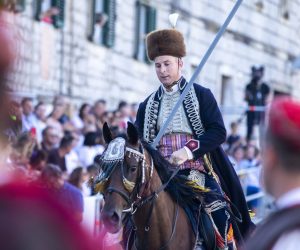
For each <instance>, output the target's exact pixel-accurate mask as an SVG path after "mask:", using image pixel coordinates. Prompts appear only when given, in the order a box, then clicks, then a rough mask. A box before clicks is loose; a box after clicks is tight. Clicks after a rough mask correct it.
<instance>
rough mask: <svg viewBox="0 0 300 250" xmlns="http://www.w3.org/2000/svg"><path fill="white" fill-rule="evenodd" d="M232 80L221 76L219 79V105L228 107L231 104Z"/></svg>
mask: <svg viewBox="0 0 300 250" xmlns="http://www.w3.org/2000/svg"><path fill="white" fill-rule="evenodd" d="M231 85H232V79H231V77H229V76H225V75H222V79H221V105H222V106H230V105H231V104H232V97H233V96H232V88H231Z"/></svg>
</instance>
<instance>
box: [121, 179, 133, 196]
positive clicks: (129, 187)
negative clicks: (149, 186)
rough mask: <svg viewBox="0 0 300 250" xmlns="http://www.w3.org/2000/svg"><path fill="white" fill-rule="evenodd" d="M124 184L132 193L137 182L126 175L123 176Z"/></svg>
mask: <svg viewBox="0 0 300 250" xmlns="http://www.w3.org/2000/svg"><path fill="white" fill-rule="evenodd" d="M123 184H124V187H125V189H126V190H127V191H128V192H130V193H131V192H132V191H133V189H134V187H135V182H132V181H129V180H127V179H126V178H125V177H123Z"/></svg>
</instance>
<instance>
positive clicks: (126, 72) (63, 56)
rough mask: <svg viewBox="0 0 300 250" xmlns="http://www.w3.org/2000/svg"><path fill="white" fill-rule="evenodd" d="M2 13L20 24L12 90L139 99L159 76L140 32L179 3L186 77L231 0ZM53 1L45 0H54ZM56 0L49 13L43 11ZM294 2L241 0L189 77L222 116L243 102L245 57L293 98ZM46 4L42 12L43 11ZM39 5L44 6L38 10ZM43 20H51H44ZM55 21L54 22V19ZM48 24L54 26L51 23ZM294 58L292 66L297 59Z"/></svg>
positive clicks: (32, 6) (60, 5)
mask: <svg viewBox="0 0 300 250" xmlns="http://www.w3.org/2000/svg"><path fill="white" fill-rule="evenodd" d="M20 2H21V8H20V10H19V12H18V13H17V14H14V15H13V17H12V18H11V20H13V22H14V23H16V24H17V25H16V26H17V27H18V32H19V36H20V39H19V43H18V49H19V52H20V57H19V60H18V63H17V65H16V67H15V72H16V74H14V76H13V77H12V79H11V82H12V86H13V88H14V89H15V90H16V91H17V93H19V95H20V96H25V95H30V96H33V97H36V98H38V99H47V98H48V99H51V97H52V96H54V95H56V94H63V95H67V96H70V97H72V100H74V102H77V103H81V102H82V101H90V102H92V101H94V100H96V99H99V98H104V99H106V100H107V101H108V104H109V106H110V107H111V109H113V108H115V107H116V105H117V103H118V102H119V101H120V100H126V101H128V102H130V103H134V102H140V101H141V100H143V99H144V98H145V97H146V96H147V95H149V94H150V93H151V92H152V91H154V90H155V89H156V88H157V87H158V86H159V83H158V81H157V79H156V76H155V71H154V67H153V65H152V64H151V63H149V62H147V60H146V59H145V51H144V43H143V42H144V36H145V33H147V32H148V31H150V30H152V29H155V28H158V29H159V28H168V27H170V25H169V23H168V15H169V14H170V13H173V12H178V13H179V14H180V18H179V21H178V25H177V29H178V30H180V31H181V32H182V33H183V34H184V37H185V40H186V45H187V57H186V58H185V59H184V64H185V65H184V73H185V75H186V76H187V79H189V78H190V77H191V75H192V73H193V71H194V69H195V67H196V66H197V65H198V64H199V62H200V59H201V57H202V56H203V55H204V53H205V51H206V50H207V48H208V46H209V45H210V43H211V41H212V40H213V38H214V36H215V34H216V32H217V31H218V29H219V28H220V26H221V25H222V23H223V22H224V20H225V18H226V16H227V15H228V13H229V11H230V10H231V8H232V7H233V5H234V3H235V1H234V0H217V1H211V0H143V1H137V0H76V1H75V0H52V1H51V0H23V1H20ZM53 5H54V6H53ZM53 7H55V8H56V9H60V10H61V12H60V14H59V16H58V17H57V18H58V20H54V21H53V18H51V16H50V18H49V16H48V17H47V11H48V10H49V9H51V8H53ZM299 12H300V1H299V0H245V1H244V2H243V4H242V6H241V7H240V9H239V10H238V13H237V14H236V16H235V17H234V19H233V21H232V23H231V24H230V26H229V28H228V30H227V31H226V33H225V35H224V36H223V37H222V39H221V41H220V43H219V44H218V46H217V48H216V49H215V51H214V52H213V54H212V56H211V57H210V59H209V61H208V63H207V64H206V66H205V68H204V69H203V72H201V74H200V76H199V77H198V81H199V82H200V83H201V84H202V85H204V86H206V87H209V88H211V90H212V92H213V93H214V94H215V97H216V99H217V101H218V102H219V104H220V105H221V106H226V107H228V108H229V109H228V110H227V111H226V112H225V113H224V114H225V118H226V121H227V123H228V122H229V121H230V120H232V119H237V118H238V117H239V116H240V114H241V113H242V109H241V107H245V102H244V100H243V98H244V88H245V85H246V83H247V82H248V81H249V78H250V68H251V66H252V65H254V64H263V65H264V66H265V80H266V81H267V82H268V83H269V84H270V86H271V88H272V90H273V91H274V92H275V93H288V94H291V95H293V96H297V97H300V85H299V84H298V82H299V79H300V76H299V69H297V67H296V66H297V63H296V62H297V58H298V57H299V56H300V16H299V15H298V13H299ZM45 13H46V14H45ZM44 14H45V15H44ZM49 20H50V21H49ZM53 22H54V23H53ZM54 26H56V27H54ZM298 67H299V65H298Z"/></svg>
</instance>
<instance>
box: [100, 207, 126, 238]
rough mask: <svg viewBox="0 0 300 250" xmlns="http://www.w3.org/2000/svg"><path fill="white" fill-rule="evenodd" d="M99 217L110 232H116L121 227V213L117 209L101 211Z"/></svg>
mask: <svg viewBox="0 0 300 250" xmlns="http://www.w3.org/2000/svg"><path fill="white" fill-rule="evenodd" d="M101 219H102V221H103V223H104V226H105V228H106V229H107V231H108V232H110V233H117V232H118V231H119V230H120V229H121V225H122V223H121V215H119V213H118V212H117V211H114V210H109V211H105V210H104V211H102V213H101Z"/></svg>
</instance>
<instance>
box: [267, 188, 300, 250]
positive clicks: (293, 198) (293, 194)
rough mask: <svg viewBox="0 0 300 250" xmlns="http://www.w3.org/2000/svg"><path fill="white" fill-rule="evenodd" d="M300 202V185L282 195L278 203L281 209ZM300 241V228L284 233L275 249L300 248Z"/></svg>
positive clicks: (289, 249) (290, 249)
mask: <svg viewBox="0 0 300 250" xmlns="http://www.w3.org/2000/svg"><path fill="white" fill-rule="evenodd" d="M297 204H300V187H299V188H296V189H293V190H291V191H289V192H287V193H285V194H284V195H282V196H281V197H280V198H279V199H278V200H277V201H276V205H277V207H278V208H279V209H283V208H287V207H291V206H294V205H297ZM299 242H300V229H297V230H294V231H292V232H289V233H285V234H283V235H282V236H281V237H280V238H279V239H278V240H277V242H276V243H275V245H274V247H273V250H282V249H284V250H298V249H299Z"/></svg>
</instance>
